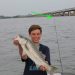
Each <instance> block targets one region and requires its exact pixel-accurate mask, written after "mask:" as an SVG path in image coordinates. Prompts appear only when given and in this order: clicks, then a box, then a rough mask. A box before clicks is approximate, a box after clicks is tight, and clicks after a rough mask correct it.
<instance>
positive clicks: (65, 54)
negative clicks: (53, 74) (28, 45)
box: [0, 16, 75, 75]
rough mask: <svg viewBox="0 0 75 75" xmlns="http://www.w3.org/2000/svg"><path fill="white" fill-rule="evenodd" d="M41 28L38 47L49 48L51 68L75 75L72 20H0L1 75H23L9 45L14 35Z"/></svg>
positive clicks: (24, 34) (12, 48) (20, 65)
mask: <svg viewBox="0 0 75 75" xmlns="http://www.w3.org/2000/svg"><path fill="white" fill-rule="evenodd" d="M32 24H38V25H40V26H41V27H42V28H43V34H42V39H41V41H40V42H41V43H43V44H44V45H47V46H48V47H49V48H50V56H51V63H52V65H54V66H56V67H57V68H58V70H57V72H63V73H64V75H75V16H71V17H69V16H66V17H53V18H52V19H47V18H45V17H34V18H16V19H0V75H22V73H23V69H24V66H25V63H24V62H22V61H21V60H20V56H19V53H18V49H17V47H15V46H14V45H13V43H12V40H13V37H15V36H16V35H17V34H21V35H23V36H27V37H29V35H28V31H27V30H28V28H29V26H30V25H32Z"/></svg>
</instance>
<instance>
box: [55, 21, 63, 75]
mask: <svg viewBox="0 0 75 75" xmlns="http://www.w3.org/2000/svg"><path fill="white" fill-rule="evenodd" d="M54 23H55V22H54ZM54 28H55V33H56V38H57V45H58V52H59V61H60V65H61V70H62V72H61V74H62V75H63V72H64V71H63V64H62V58H61V52H60V46H59V40H58V33H57V28H56V26H54Z"/></svg>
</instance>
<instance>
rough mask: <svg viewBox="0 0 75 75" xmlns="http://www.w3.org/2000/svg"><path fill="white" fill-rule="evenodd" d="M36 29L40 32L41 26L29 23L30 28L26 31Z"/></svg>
mask: <svg viewBox="0 0 75 75" xmlns="http://www.w3.org/2000/svg"><path fill="white" fill-rule="evenodd" d="M36 29H39V30H40V32H41V33H42V28H41V27H40V26H39V25H35V24H34V25H31V26H30V28H29V30H28V32H29V34H31V32H32V31H33V30H36Z"/></svg>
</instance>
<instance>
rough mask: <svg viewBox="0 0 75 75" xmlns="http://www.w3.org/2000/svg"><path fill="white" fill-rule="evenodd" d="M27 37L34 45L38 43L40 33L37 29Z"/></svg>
mask: <svg viewBox="0 0 75 75" xmlns="http://www.w3.org/2000/svg"><path fill="white" fill-rule="evenodd" d="M29 35H30V37H31V39H32V41H33V42H34V43H39V41H40V38H41V32H40V30H39V29H36V30H33V31H31V33H30V34H29Z"/></svg>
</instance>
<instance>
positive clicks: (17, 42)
mask: <svg viewBox="0 0 75 75" xmlns="http://www.w3.org/2000/svg"><path fill="white" fill-rule="evenodd" d="M16 38H17V37H15V38H13V44H14V45H16V46H18V45H19V41H18V40H16Z"/></svg>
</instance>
